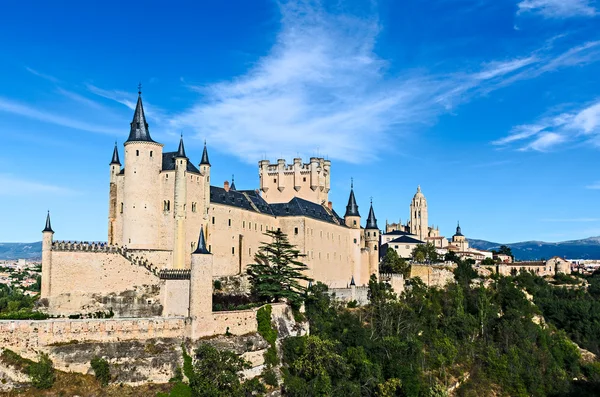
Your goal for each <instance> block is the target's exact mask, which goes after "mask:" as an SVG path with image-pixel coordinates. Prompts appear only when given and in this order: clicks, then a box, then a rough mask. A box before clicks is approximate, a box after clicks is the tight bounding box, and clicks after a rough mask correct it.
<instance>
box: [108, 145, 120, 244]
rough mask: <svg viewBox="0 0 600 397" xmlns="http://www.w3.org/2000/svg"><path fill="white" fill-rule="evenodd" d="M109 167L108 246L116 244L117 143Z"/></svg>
mask: <svg viewBox="0 0 600 397" xmlns="http://www.w3.org/2000/svg"><path fill="white" fill-rule="evenodd" d="M109 167H110V185H109V189H108V244H115V243H116V232H117V230H116V229H117V207H118V204H117V175H119V173H120V172H121V161H120V160H119V149H118V148H117V141H115V148H114V150H113V154H112V160H111V161H110V164H109Z"/></svg>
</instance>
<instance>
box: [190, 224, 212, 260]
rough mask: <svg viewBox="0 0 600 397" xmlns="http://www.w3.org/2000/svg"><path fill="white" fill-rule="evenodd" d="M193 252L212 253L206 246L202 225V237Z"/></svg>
mask: <svg viewBox="0 0 600 397" xmlns="http://www.w3.org/2000/svg"><path fill="white" fill-rule="evenodd" d="M192 254H204V255H206V254H210V252H209V251H208V249H207V248H206V240H204V228H202V227H200V237H199V238H198V246H197V247H196V251H194V252H192Z"/></svg>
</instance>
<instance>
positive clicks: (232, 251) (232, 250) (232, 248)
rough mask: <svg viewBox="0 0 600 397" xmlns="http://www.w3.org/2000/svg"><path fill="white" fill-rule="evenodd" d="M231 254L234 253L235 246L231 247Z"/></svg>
mask: <svg viewBox="0 0 600 397" xmlns="http://www.w3.org/2000/svg"><path fill="white" fill-rule="evenodd" d="M231 255H235V247H231Z"/></svg>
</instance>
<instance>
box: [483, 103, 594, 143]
mask: <svg viewBox="0 0 600 397" xmlns="http://www.w3.org/2000/svg"><path fill="white" fill-rule="evenodd" d="M581 140H584V141H589V142H591V143H593V144H596V145H598V144H600V101H598V102H595V103H592V104H588V105H587V106H585V107H583V108H581V109H576V110H573V111H570V112H563V113H559V114H555V115H552V116H545V117H542V118H541V119H540V120H538V121H537V122H535V123H534V124H523V125H518V126H516V127H514V128H513V129H512V131H511V132H510V133H509V134H508V135H507V136H506V137H504V138H501V139H498V140H496V141H494V142H492V144H494V145H497V146H507V145H511V144H519V145H521V146H520V148H519V150H536V151H540V152H545V151H549V150H551V149H554V148H555V147H556V146H557V145H559V144H561V143H565V142H577V141H581Z"/></svg>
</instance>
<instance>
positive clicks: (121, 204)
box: [121, 203, 123, 214]
mask: <svg viewBox="0 0 600 397" xmlns="http://www.w3.org/2000/svg"><path fill="white" fill-rule="evenodd" d="M122 213H123V203H121V214H122Z"/></svg>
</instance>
